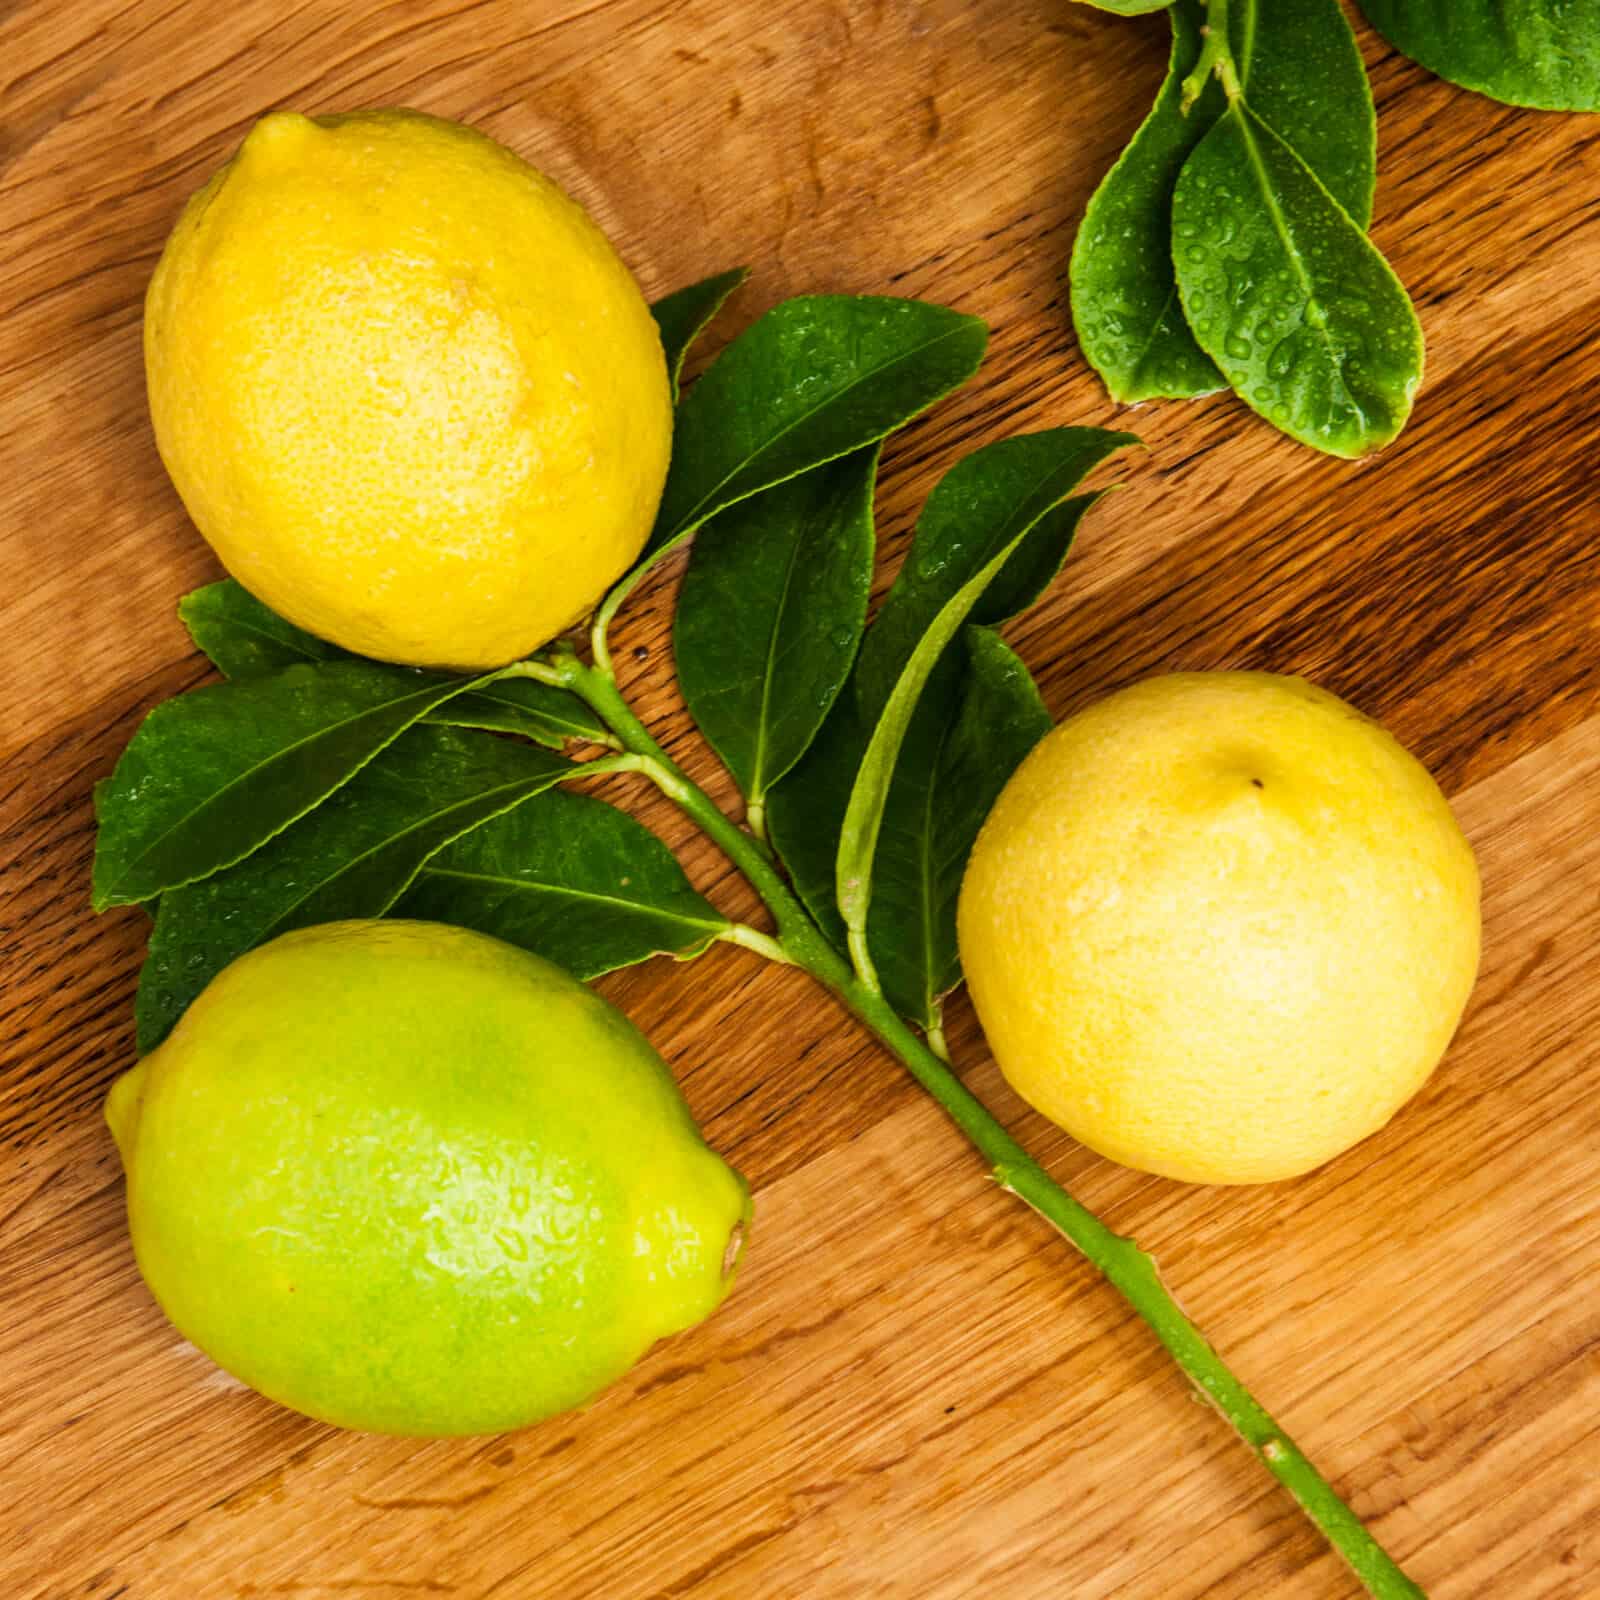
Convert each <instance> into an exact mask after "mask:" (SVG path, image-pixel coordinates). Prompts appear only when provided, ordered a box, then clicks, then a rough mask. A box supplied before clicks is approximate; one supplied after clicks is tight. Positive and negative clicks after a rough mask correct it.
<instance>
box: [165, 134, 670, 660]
mask: <svg viewBox="0 0 1600 1600" xmlns="http://www.w3.org/2000/svg"><path fill="white" fill-rule="evenodd" d="M144 347H145V368H146V375H147V379H148V386H149V395H150V412H151V417H152V419H153V421H154V424H155V433H156V442H157V444H158V445H159V447H160V450H161V456H162V459H163V460H164V461H165V463H166V466H167V470H168V471H169V473H170V474H171V476H172V480H173V482H174V483H175V484H176V485H177V488H178V492H179V494H180V495H181V496H182V498H183V502H184V505H185V506H186V507H187V508H188V511H189V514H190V516H191V517H192V518H193V519H194V522H195V525H196V526H197V527H198V528H199V529H200V531H201V533H202V534H204V536H205V537H206V539H207V540H208V541H209V542H210V544H211V545H212V547H213V548H214V549H215V551H216V553H217V555H218V556H219V557H220V559H221V561H222V563H223V565H224V566H225V567H226V568H227V569H228V571H229V572H230V573H232V574H233V576H234V577H235V578H237V579H238V580H239V581H240V582H241V583H242V584H243V585H244V586H245V587H246V588H247V589H249V590H251V591H252V592H253V593H254V594H255V595H257V596H258V597H259V598H260V599H262V600H264V601H266V603H267V604H268V605H269V606H271V607H273V608H274V609H275V610H276V611H278V612H279V613H281V614H282V615H283V616H285V617H287V618H289V620H290V621H292V622H296V623H298V624H299V625H300V626H301V627H303V628H306V629H309V630H310V631H311V632H312V633H315V634H318V635H320V636H321V637H322V638H325V639H330V640H332V641H333V642H334V643H335V644H339V645H342V646H344V647H345V648H346V649H348V650H354V651H356V652H358V653H359V654H362V655H368V656H376V657H379V658H380V659H383V660H388V661H399V662H407V663H411V664H415V665H421V666H443V667H485V666H499V665H503V664H504V663H506V662H508V661H511V660H514V659H516V658H517V657H519V656H523V655H526V654H527V653H528V652H529V651H530V650H533V649H535V648H536V647H537V646H539V645H541V644H543V643H544V642H545V641H546V640H548V639H550V638H552V637H554V636H555V635H556V634H557V633H559V632H560V631H561V630H562V629H563V628H565V627H567V626H569V625H570V624H572V623H573V622H575V621H577V620H578V619H579V618H581V617H582V616H584V615H585V614H586V613H587V612H588V611H590V610H591V609H592V608H593V607H594V605H595V603H596V602H597V601H598V600H599V599H600V597H601V596H602V595H603V594H604V592H605V590H606V589H607V588H608V587H609V586H610V584H611V583H612V582H613V581H614V580H615V579H616V578H617V577H619V576H620V575H621V574H622V573H623V572H624V571H625V570H626V569H627V568H628V567H629V566H630V565H631V564H632V562H633V560H634V558H635V557H636V556H637V555H638V554H639V551H640V550H641V548H642V547H643V545H644V542H645V539H646V537H647V536H648V534H649V531H650V525H651V521H652V519H653V518H654V515H655V511H656V505H657V502H658V500H659V499H660V495H661V487H662V484H663V481H664V480H665V477H666V470H667V457H668V452H669V449H670V446H671V439H672V400H671V394H670V390H669V386H668V381H667V371H666V362H665V358H664V356H663V355H662V350H661V341H660V338H659V336H658V334H657V331H656V326H655V323H654V321H653V319H652V318H651V316H650V311H649V308H648V306H647V305H646V304H645V301H644V299H643V297H642V296H641V294H640V292H639V288H638V286H637V285H636V284H635V282H634V280H633V278H632V277H631V276H630V275H629V273H628V270H627V268H626V267H624V266H623V264H622V263H621V261H620V260H618V258H617V256H616V253H615V252H614V251H613V250H612V248H611V246H610V245H609V244H608V243H607V242H606V239H605V237H604V236H603V235H602V234H601V232H600V230H599V229H598V228H597V227H596V226H595V225H594V223H593V222H591V221H590V220H589V218H588V217H587V216H586V215H585V213H584V212H583V211H582V209H581V208H580V207H579V206H578V205H577V204H575V203H574V202H573V201H572V200H570V199H568V198H567V196H566V195H564V194H563V193H562V192H561V190H560V189H558V188H557V187H556V185H555V184H554V183H552V182H551V181H550V180H549V179H548V178H546V177H544V176H543V175H542V174H540V173H538V172H536V171H535V170H534V169H533V168H532V167H530V166H528V165H527V163H525V162H523V161H521V160H519V159H518V158H517V157H516V156H515V155H513V154H512V153H511V152H510V151H509V150H506V149H504V148H503V147H502V146H500V145H498V144H496V143H495V142H494V141H493V140H491V139H488V138H486V137H484V136H483V135H482V134H479V133H476V132H474V131H472V130H471V129H469V128H465V127H462V126H460V125H458V124H456V123H451V122H444V121H441V120H439V119H438V118H435V117H428V116H422V115H420V114H418V113H416V112H410V111H363V112H356V113H353V114H351V115H348V116H331V117H318V118H314V119H313V118H310V117H303V116H299V115H296V114H295V113H293V112H277V113H274V114H273V115H271V116H268V117H264V118H262V119H261V121H259V122H258V123H256V125H255V126H254V127H253V128H252V129H251V131H250V133H249V136H248V137H247V138H246V139H245V141H244V143H243V145H242V146H241V147H240V149H239V151H238V153H237V154H236V155H235V156H234V157H233V159H232V160H231V161H229V162H228V164H227V165H226V166H224V167H223V168H222V169H221V171H219V172H218V173H217V174H216V175H215V176H214V177H213V178H212V179H211V181H210V182H209V183H208V184H206V186H205V187H204V188H203V189H201V190H200V191H199V193H198V194H196V195H195V196H194V197H193V198H192V199H191V200H190V202H189V204H188V206H187V207H186V209H185V210H184V212H183V215H182V217H181V218H180V219H179V221H178V224H177V226H176V227H175V228H174V229H173V232H172V236H171V237H170V238H169V239H168V241H167V246H166V249H165V251H164V252H163V253H162V257H161V261H160V264H159V265H158V266H157V268H156V272H155V276H154V278H153V279H152V280H151V283H150V290H149V294H148V296H147V298H146V302H145V326H144Z"/></svg>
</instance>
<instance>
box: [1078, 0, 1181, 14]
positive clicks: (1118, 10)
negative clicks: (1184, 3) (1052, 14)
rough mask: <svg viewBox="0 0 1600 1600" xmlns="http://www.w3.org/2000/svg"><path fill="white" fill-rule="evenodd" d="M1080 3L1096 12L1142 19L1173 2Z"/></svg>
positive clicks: (1098, 0) (1089, 0) (1100, 0)
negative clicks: (1146, 14) (1147, 13)
mask: <svg viewBox="0 0 1600 1600" xmlns="http://www.w3.org/2000/svg"><path fill="white" fill-rule="evenodd" d="M1078 3H1079V4H1080V5H1086V6H1092V7H1093V8H1094V9H1095V10H1096V11H1110V12H1112V13H1114V14H1115V15H1116V16H1119V17H1142V16H1143V15H1144V14H1145V13H1146V12H1148V11H1160V10H1161V9H1162V8H1163V7H1164V6H1170V5H1171V4H1172V0H1078Z"/></svg>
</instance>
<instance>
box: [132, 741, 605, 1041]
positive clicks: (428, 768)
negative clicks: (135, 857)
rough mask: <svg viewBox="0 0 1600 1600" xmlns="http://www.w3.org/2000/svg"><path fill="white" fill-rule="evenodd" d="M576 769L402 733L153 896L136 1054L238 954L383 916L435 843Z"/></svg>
mask: <svg viewBox="0 0 1600 1600" xmlns="http://www.w3.org/2000/svg"><path fill="white" fill-rule="evenodd" d="M577 770H578V769H577V768H576V767H574V766H573V765H572V763H570V762H567V761H563V760H562V759H561V758H560V757H559V756H554V755H551V754H549V753H548V752H546V751H543V750H538V749H534V748H532V747H531V746H528V745H524V744H514V743H512V742H510V741H509V740H505V739H492V738H488V737H486V736H484V735H481V734H473V733H467V732H458V731H456V730H453V729H448V728H429V727H416V728H411V729H409V730H407V731H406V732H405V733H403V734H401V735H400V737H399V738H398V739H396V740H395V742H394V743H393V744H392V745H390V746H389V748H388V749H387V750H385V751H383V752H382V753H381V754H380V755H379V756H377V757H376V758H375V759H374V760H372V761H371V762H369V763H368V764H367V765H366V766H365V767H363V768H362V769H361V771H359V772H358V773H357V774H356V775H355V776H354V777H353V778H352V779H351V780H350V781H349V782H348V783H347V784H345V785H344V786H343V787H342V788H341V789H339V790H338V791H337V792H336V793H335V794H333V795H332V796H330V797H329V798H328V799H327V800H326V801H324V802H323V804H322V805H320V806H318V807H317V809H316V810H315V811H313V812H312V813H311V814H310V815H309V816H307V817H305V818H303V819H302V820H301V821H299V822H297V823H295V824H294V825H293V826H292V827H290V828H288V829H286V830H285V831H284V832H282V833H280V834H278V835H277V836H276V837H275V838H273V839H271V840H269V841H268V842H267V843H266V844H264V845H263V846H262V847H261V848H260V849H258V850H256V851H254V852H252V853H251V854H250V855H248V856H246V857H245V859H244V860H243V861H241V862H239V863H238V864H237V865H236V866H233V867H229V868H227V869H226V870H224V871H222V872H217V873H213V874H212V875H211V876H210V877H208V878H206V879H204V880H203V881H201V882H199V883H191V884H188V885H186V886H185V887H183V888H179V889H172V890H169V891H168V892H167V893H166V894H164V895H163V896H162V897H161V902H160V908H159V911H158V913H157V916H156V925H155V931H154V932H153V933H152V935H151V939H150V951H149V954H148V956H147V957H146V959H145V965H144V970H143V972H142V973H141V974H140V977H139V997H138V1001H137V1004H136V1006H135V1013H134V1014H135V1018H136V1020H137V1024H138V1044H139V1050H140V1052H141V1053H144V1052H147V1051H150V1050H153V1049H154V1048H155V1047H156V1046H157V1045H158V1044H160V1043H161V1041H162V1039H164V1038H165V1037H166V1035H167V1033H168V1032H169V1031H170V1030H171V1028H172V1027H173V1025H174V1024H175V1023H176V1022H177V1020H178V1018H179V1017H180V1016H182V1015H183V1013H184V1011H186V1010H187V1009H188V1007H189V1005H190V1004H191V1003H192V1002H193V1001H194V999H195V998H196V996H198V995H199V993H200V991H201V990H202V989H204V988H205V986H206V985H207V984H208V983H209V982H210V981H211V979H212V978H213V977H215V976H216V974H217V973H219V972H220V971H221V970H222V969H223V968H224V967H225V966H227V965H228V963H229V962H230V961H232V960H234V959H235V958H236V957H238V956H241V955H243V954H244V953H245V952H246V951H248V950H253V949H254V948H255V947H256V946H257V945H260V944H265V943H266V942H267V940H269V939H275V938H277V936H278V935H279V934H281V933H288V932H289V931H290V930H291V929H294V928H304V927H309V926H310V925H311V924H313V923H318V922H337V921H340V920H342V919H344V918H347V917H378V916H382V915H383V914H384V912H386V911H387V910H388V909H389V908H390V907H391V906H392V905H393V904H394V902H395V900H396V899H397V898H398V897H399V896H400V895H401V893H403V892H404V890H405V888H406V887H407V885H408V884H409V883H410V882H411V880H412V878H414V877H415V876H416V873H417V870H418V868H419V867H421V865H422V863H423V862H424V861H426V860H427V859H428V857H429V856H431V855H432V854H433V853H434V852H435V851H436V850H438V849H439V848H440V847H441V846H442V845H444V844H446V843H448V842H449V841H450V840H451V839H453V838H455V837H456V836H457V835H458V834H460V833H463V832H465V831H466V830H468V829H470V828H473V827H476V826H477V825H478V824H479V823H481V822H483V821H484V820H485V819H487V818H489V817H492V816H495V815H497V814H498V813H500V812H502V811H504V810H506V809H507V808H508V807H511V806H514V805H517V804H519V803H520V802H521V801H523V800H526V799H527V798H528V797H529V796H530V795H534V794H537V793H540V792H541V791H543V790H545V789H548V788H549V787H550V786H551V785H552V784H556V783H560V782H561V781H562V780H563V779H566V778H570V777H572V776H573V775H574V773H575V772H576V771H577Z"/></svg>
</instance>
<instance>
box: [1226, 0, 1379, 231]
mask: <svg viewBox="0 0 1600 1600" xmlns="http://www.w3.org/2000/svg"><path fill="white" fill-rule="evenodd" d="M1228 44H1229V49H1230V52H1231V55H1232V58H1233V64H1234V70H1235V72H1236V73H1237V74H1238V78H1239V85H1240V88H1241V90H1242V91H1243V94H1244V99H1245V103H1246V104H1247V105H1248V106H1249V107H1250V109H1251V110H1252V111H1253V112H1255V114H1256V116H1258V117H1259V118H1260V119H1261V120H1262V121H1263V122H1265V123H1266V124H1267V125H1268V126H1269V127H1270V128H1271V129H1272V131H1273V132H1274V133H1275V134H1277V136H1278V137H1279V138H1280V139H1281V140H1282V141H1283V142H1284V143H1285V144H1287V145H1288V146H1289V147H1290V148H1291V149H1292V150H1293V151H1294V152H1295V153H1296V154H1297V155H1298V156H1299V157H1300V159H1301V160H1302V161H1303V162H1305V164H1306V165H1307V166H1308V167H1310V168H1311V170H1312V171H1313V172H1314V173H1315V174H1316V175H1317V178H1318V179H1319V180H1320V181H1321V183H1322V185H1323V187H1324V188H1326V189H1327V191H1328V193H1329V194H1331V195H1332V196H1333V198H1334V199H1335V200H1336V201H1337V202H1338V203H1339V205H1340V206H1342V207H1343V208H1344V210H1345V211H1346V212H1347V213H1348V214H1349V216H1350V218H1351V220H1352V221H1354V222H1355V223H1356V224H1357V225H1358V226H1359V227H1361V228H1363V229H1364V228H1366V227H1367V225H1368V224H1369V223H1370V222H1371V221H1372V197H1373V192H1374V189H1375V187H1376V179H1377V165H1378V125H1377V118H1376V116H1375V114H1374V112H1373V107H1372V85H1371V84H1370V83H1369V82H1368V80H1367V69H1366V67H1365V65H1364V64H1363V62H1362V60H1361V49H1360V46H1359V45H1357V43H1356V36H1355V33H1354V31H1353V30H1352V29H1351V27H1350V23H1349V20H1348V19H1347V18H1346V16H1345V14H1344V8H1343V7H1342V6H1341V5H1340V4H1339V0H1231V4H1230V5H1229V8H1228Z"/></svg>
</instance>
